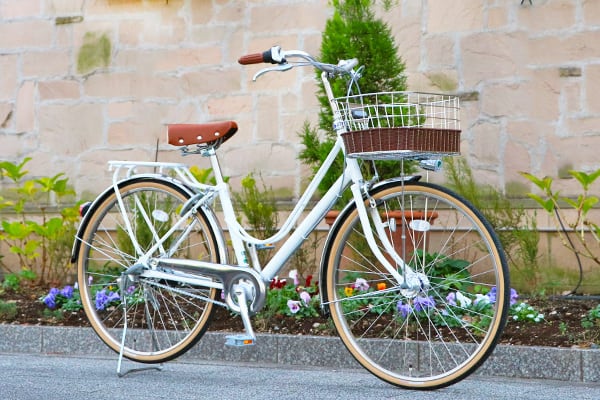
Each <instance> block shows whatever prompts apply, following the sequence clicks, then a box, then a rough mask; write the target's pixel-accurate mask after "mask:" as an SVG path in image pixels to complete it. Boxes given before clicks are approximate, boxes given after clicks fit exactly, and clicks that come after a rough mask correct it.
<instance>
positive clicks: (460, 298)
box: [456, 292, 473, 307]
mask: <svg viewBox="0 0 600 400" xmlns="http://www.w3.org/2000/svg"><path fill="white" fill-rule="evenodd" d="M456 301H457V302H458V304H459V305H460V306H461V307H469V306H470V305H471V304H472V303H473V301H472V300H471V299H469V298H468V297H467V296H465V295H464V294H462V293H461V292H456Z"/></svg>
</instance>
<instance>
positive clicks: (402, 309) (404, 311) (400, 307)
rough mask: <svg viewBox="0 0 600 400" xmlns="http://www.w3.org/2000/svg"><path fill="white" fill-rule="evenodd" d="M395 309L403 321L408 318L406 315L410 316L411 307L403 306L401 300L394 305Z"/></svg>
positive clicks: (408, 305)
mask: <svg viewBox="0 0 600 400" xmlns="http://www.w3.org/2000/svg"><path fill="white" fill-rule="evenodd" d="M396 308H397V309H398V312H399V313H400V315H401V316H402V318H404V319H406V317H408V314H410V312H411V311H412V307H411V306H410V304H404V303H402V300H399V301H398V304H396Z"/></svg>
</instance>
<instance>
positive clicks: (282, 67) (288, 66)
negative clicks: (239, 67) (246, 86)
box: [252, 64, 293, 81]
mask: <svg viewBox="0 0 600 400" xmlns="http://www.w3.org/2000/svg"><path fill="white" fill-rule="evenodd" d="M292 67H293V66H292V65H291V64H279V65H277V66H276V67H269V68H263V69H261V70H260V71H258V72H257V73H256V74H254V76H253V77H252V81H256V80H257V79H258V78H259V77H260V76H261V75H264V74H266V73H267V72H271V71H280V72H283V71H289V70H290V69H292Z"/></svg>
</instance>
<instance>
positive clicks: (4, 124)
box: [0, 0, 600, 195]
mask: <svg viewBox="0 0 600 400" xmlns="http://www.w3.org/2000/svg"><path fill="white" fill-rule="evenodd" d="M520 3H521V2H520V1H519V0H452V1H448V0H422V1H417V0H397V1H396V2H395V3H394V6H393V7H392V9H391V10H390V11H389V12H387V13H386V12H381V15H382V16H383V18H385V19H386V20H387V21H388V22H389V23H390V26H391V27H392V29H393V32H394V34H395V36H396V40H397V44H398V45H399V49H400V53H401V55H402V56H403V58H404V60H405V61H406V64H407V74H408V78H409V86H410V88H411V89H414V90H435V91H445V92H452V93H458V94H459V95H461V97H462V108H463V110H462V121H463V124H462V126H463V142H462V150H463V154H464V155H465V156H466V157H467V159H468V160H469V163H470V164H471V165H472V167H473V168H474V169H475V172H476V176H477V177H478V178H479V179H481V180H482V181H485V182H488V183H491V184H494V185H497V186H498V187H501V188H506V189H507V190H508V191H517V192H518V191H521V192H524V191H525V190H528V189H529V188H527V187H524V185H525V182H524V180H523V179H522V178H521V177H520V176H519V175H518V171H521V170H525V171H531V172H533V173H535V174H538V175H550V176H558V175H564V171H565V170H567V169H569V168H576V169H582V170H591V169H595V168H598V167H600V162H599V161H598V157H597V156H596V155H595V151H597V150H595V146H594V144H595V143H596V142H597V140H598V134H599V132H600V129H599V128H598V123H599V122H600V79H599V78H600V57H599V56H598V55H599V54H600V29H598V26H599V25H600V2H598V1H596V0H533V5H529V2H528V1H525V2H524V5H521V4H520ZM329 15H331V8H330V7H329V5H328V1H327V0H270V1H267V0H248V1H237V0H230V1H229V0H168V1H166V0H143V1H142V0H87V1H84V0H27V1H22V0H0V159H3V160H10V161H18V160H21V159H22V158H23V157H32V161H31V162H30V163H29V170H30V171H31V172H32V173H34V174H39V175H48V174H54V173H58V172H65V173H67V175H68V176H69V177H70V178H71V180H72V182H73V183H74V184H75V186H76V189H77V191H78V192H79V193H82V192H93V193H96V192H98V191H99V190H100V188H102V187H104V186H106V185H107V184H108V182H109V179H110V173H109V172H108V171H107V167H106V162H107V161H108V160H111V159H139V160H154V159H155V158H158V159H159V160H165V161H180V160H181V158H180V156H179V153H178V152H177V151H175V150H174V149H173V148H172V147H171V146H169V145H167V144H166V141H165V125H166V124H168V123H174V122H200V121H209V120H215V119H229V118H231V119H235V120H236V121H238V123H239V125H240V131H239V133H238V134H237V135H236V136H235V137H234V138H233V139H232V140H230V141H229V142H228V143H227V144H225V145H224V146H223V147H222V154H223V159H222V165H223V166H224V167H225V173H226V174H227V175H229V176H231V177H232V182H233V184H234V185H235V184H236V182H237V181H238V180H239V179H240V178H241V177H242V176H244V175H245V174H246V173H247V172H249V171H255V172H259V171H262V175H263V177H264V178H265V179H266V181H267V184H269V185H272V186H273V187H276V188H283V189H285V190H286V191H287V192H288V193H291V194H294V195H297V194H298V192H299V190H300V188H301V184H302V176H306V173H305V172H306V168H305V167H303V166H302V165H301V163H300V162H299V161H298V160H297V154H298V151H299V149H300V145H299V143H298V138H297V132H298V130H299V129H300V127H301V125H302V123H303V122H304V121H305V120H308V121H315V120H316V113H317V110H318V106H317V103H316V101H315V98H314V89H315V83H314V74H313V73H312V71H310V70H302V69H296V70H294V71H292V72H288V73H282V74H270V75H267V76H265V77H263V78H261V79H260V80H259V81H258V82H255V83H254V82H252V81H251V77H252V75H253V73H254V72H256V71H257V69H258V68H259V67H258V66H250V67H241V66H239V65H238V64H237V62H236V60H237V58H238V57H239V56H240V55H242V54H244V53H248V52H255V51H260V50H263V49H266V48H268V47H269V46H271V45H273V44H280V45H282V46H283V47H284V48H298V49H304V50H306V51H308V52H312V53H318V49H319V44H320V38H321V31H322V29H323V27H324V24H325V21H326V19H327V18H328V16H329ZM184 161H186V162H189V163H192V164H194V163H196V164H199V165H201V166H202V165H204V164H203V160H194V159H191V158H186V159H185V160H184ZM442 178H443V177H437V178H435V179H442ZM561 184H562V185H563V186H564V188H565V190H566V191H567V192H569V191H574V189H575V188H576V186H575V185H574V184H573V182H572V181H566V180H565V181H563V182H561Z"/></svg>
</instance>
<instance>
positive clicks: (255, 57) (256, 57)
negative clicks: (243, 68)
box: [238, 53, 264, 65]
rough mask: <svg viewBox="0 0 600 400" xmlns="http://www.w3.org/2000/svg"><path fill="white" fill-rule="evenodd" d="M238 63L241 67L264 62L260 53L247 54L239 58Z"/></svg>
mask: <svg viewBox="0 0 600 400" xmlns="http://www.w3.org/2000/svg"><path fill="white" fill-rule="evenodd" d="M238 62H239V63H240V64H242V65H248V64H261V63H263V62H264V59H263V55H262V53H254V54H247V55H245V56H241V57H240V58H239V59H238Z"/></svg>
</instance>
